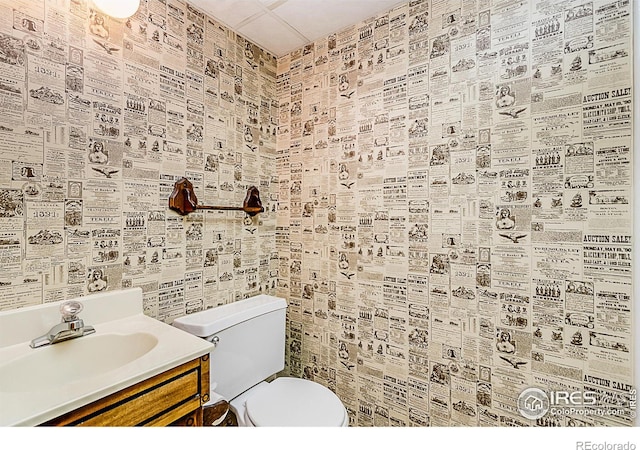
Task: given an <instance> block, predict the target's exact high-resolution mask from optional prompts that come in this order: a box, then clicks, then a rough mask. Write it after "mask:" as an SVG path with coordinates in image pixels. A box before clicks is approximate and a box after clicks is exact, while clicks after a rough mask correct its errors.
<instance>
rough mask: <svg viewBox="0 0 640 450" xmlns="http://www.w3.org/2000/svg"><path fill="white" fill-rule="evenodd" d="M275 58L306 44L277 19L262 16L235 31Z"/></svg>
mask: <svg viewBox="0 0 640 450" xmlns="http://www.w3.org/2000/svg"><path fill="white" fill-rule="evenodd" d="M235 31H236V32H237V33H238V34H240V35H242V36H244V37H246V38H247V39H249V40H251V41H253V42H255V43H256V44H258V45H260V46H261V47H262V48H264V49H266V50H267V51H269V52H271V53H272V54H274V55H275V56H282V55H284V54H286V53H288V52H290V51H292V50H294V49H296V48H298V47H302V46H303V45H304V44H305V43H306V42H305V41H304V40H303V39H302V38H301V37H300V36H299V35H298V34H297V33H296V32H295V31H294V30H291V29H290V28H289V27H287V26H286V25H284V24H283V23H282V22H281V21H279V20H278V19H276V18H274V17H272V16H270V15H269V14H263V15H260V16H257V17H256V18H254V19H253V20H251V21H249V22H247V23H245V24H244V25H242V26H240V27H239V28H238V29H237V30H235Z"/></svg>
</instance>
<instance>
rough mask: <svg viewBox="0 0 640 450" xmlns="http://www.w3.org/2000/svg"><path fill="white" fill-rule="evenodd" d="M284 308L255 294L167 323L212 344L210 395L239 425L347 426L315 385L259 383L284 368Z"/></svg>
mask: <svg viewBox="0 0 640 450" xmlns="http://www.w3.org/2000/svg"><path fill="white" fill-rule="evenodd" d="M286 310H287V302H286V301H285V299H283V298H278V297H273V296H270V295H258V296H255V297H251V298H248V299H245V300H240V301H237V302H235V303H230V304H228V305H223V306H219V307H217V308H212V309H208V310H205V311H200V312H197V313H194V314H189V315H186V316H184V317H180V318H178V319H176V320H174V322H173V325H174V326H175V327H177V328H180V329H181V330H184V331H186V332H188V333H191V334H194V335H196V336H199V337H202V338H204V339H207V340H208V341H211V342H213V343H214V344H215V345H216V348H215V350H214V351H213V352H211V360H210V374H211V386H210V389H211V398H212V399H216V398H218V399H219V398H220V396H221V397H222V398H224V399H226V400H228V401H229V404H230V407H231V410H232V411H233V412H234V413H235V415H236V417H237V419H238V425H239V426H247V427H254V426H255V427H295V426H303V427H346V426H348V425H349V416H348V414H347V411H346V409H345V407H344V405H343V404H342V402H341V401H340V399H339V398H338V396H337V395H336V394H334V393H333V392H332V391H331V390H329V389H327V388H326V387H324V386H322V385H321V384H318V383H315V382H313V381H310V380H304V379H300V378H291V377H280V378H276V379H275V380H273V381H271V382H270V383H268V382H266V381H264V380H265V379H267V378H269V377H270V376H271V375H275V374H276V373H278V372H280V371H281V370H282V369H284V348H285V326H286V320H285V319H286ZM212 401H215V400H212Z"/></svg>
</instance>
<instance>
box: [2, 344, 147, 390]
mask: <svg viewBox="0 0 640 450" xmlns="http://www.w3.org/2000/svg"><path fill="white" fill-rule="evenodd" d="M156 345H158V339H157V338H156V337H155V336H153V335H151V334H149V333H133V334H94V335H89V336H84V337H81V338H77V339H72V340H69V341H64V342H60V343H58V344H54V345H48V346H46V347H40V348H38V349H32V351H31V352H29V353H28V354H26V355H24V356H22V357H18V358H16V359H14V360H12V361H9V362H7V363H5V364H2V365H0V391H2V392H29V391H43V390H48V389H56V388H60V387H61V386H64V385H65V384H69V383H74V382H78V381H83V380H86V379H87V378H91V377H95V376H98V375H104V374H105V373H107V372H111V371H113V370H116V369H119V368H121V367H123V366H125V365H127V364H129V363H131V362H133V361H135V360H136V359H138V358H140V357H141V356H143V355H145V354H147V353H148V352H149V351H150V350H151V349H153V348H154V347H155V346H156ZM43 368H46V371H43V370H42V369H43Z"/></svg>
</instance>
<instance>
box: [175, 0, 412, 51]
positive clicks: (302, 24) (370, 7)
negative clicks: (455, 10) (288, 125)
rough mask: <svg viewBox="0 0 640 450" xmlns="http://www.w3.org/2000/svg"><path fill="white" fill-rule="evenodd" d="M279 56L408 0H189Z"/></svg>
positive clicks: (188, 0)
mask: <svg viewBox="0 0 640 450" xmlns="http://www.w3.org/2000/svg"><path fill="white" fill-rule="evenodd" d="M187 2H188V3H190V4H191V5H193V6H195V7H197V8H199V9H201V10H202V11H203V12H205V13H206V14H208V15H210V16H211V17H213V18H214V19H217V20H218V21H220V22H222V23H223V24H224V25H226V26H227V27H228V28H231V29H232V30H233V31H235V32H236V33H238V34H239V35H241V36H243V37H245V38H247V39H249V40H250V41H252V42H253V43H255V44H257V45H258V46H259V47H261V48H262V49H264V50H267V51H268V52H269V53H271V54H272V55H275V56H277V57H280V56H283V55H286V54H287V53H289V52H291V51H293V50H296V49H298V48H300V47H302V46H303V45H305V44H308V43H310V42H313V41H315V40H317V39H320V38H322V37H325V36H328V35H330V34H332V33H335V32H338V31H340V30H342V29H344V28H346V27H348V26H349V25H353V24H355V23H358V22H360V21H362V20H365V19H368V18H370V17H373V16H375V15H377V14H379V13H382V12H385V11H388V10H390V9H392V8H393V7H394V6H396V5H399V4H402V3H406V0H402V1H398V0H187Z"/></svg>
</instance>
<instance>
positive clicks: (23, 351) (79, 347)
mask: <svg viewBox="0 0 640 450" xmlns="http://www.w3.org/2000/svg"><path fill="white" fill-rule="evenodd" d="M73 300H76V301H78V302H80V303H82V305H83V309H82V312H81V313H80V314H79V317H80V318H81V319H83V321H84V323H85V324H86V325H91V326H93V327H94V328H95V333H92V334H89V335H86V336H82V337H78V338H75V339H69V340H66V341H62V342H58V343H56V344H51V345H46V346H42V347H38V348H31V346H30V345H29V344H30V342H31V340H32V339H33V338H35V337H37V336H42V335H43V334H44V333H46V332H47V331H48V330H50V329H51V327H52V326H53V325H55V324H56V323H60V306H61V305H62V303H63V302H64V301H62V300H61V301H59V302H52V303H46V304H42V305H34V306H28V307H24V308H17V309H12V310H8V311H0V427H3V426H34V425H39V424H42V423H45V422H46V421H48V420H50V419H53V418H55V417H59V416H61V415H63V414H65V413H67V412H70V411H73V410H75V409H78V408H80V407H83V406H85V405H88V404H90V403H92V402H94V401H97V400H100V399H102V398H104V397H106V396H108V395H111V394H114V393H116V392H119V391H121V390H123V389H125V388H128V387H130V386H133V385H135V384H136V383H139V382H142V381H144V380H147V379H149V378H151V377H153V376H155V375H158V374H160V373H163V372H165V371H167V370H169V369H172V368H174V367H177V366H179V365H180V364H183V363H186V362H188V361H191V360H193V359H194V358H199V357H201V356H203V355H207V354H209V353H210V352H211V351H212V350H213V348H214V347H213V344H211V343H210V342H208V341H206V340H205V339H200V338H198V337H196V336H193V335H191V334H189V333H186V332H184V331H182V330H179V329H178V328H176V327H173V326H171V325H169V324H166V323H164V322H161V321H159V320H157V319H154V318H151V317H149V316H147V315H145V314H144V312H143V294H142V289H141V288H139V287H136V288H131V289H124V290H120V291H106V292H100V293H96V294H91V295H87V296H84V297H79V298H77V299H73Z"/></svg>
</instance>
